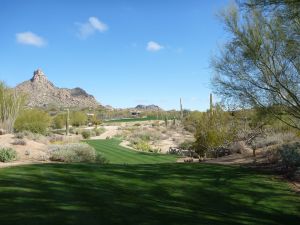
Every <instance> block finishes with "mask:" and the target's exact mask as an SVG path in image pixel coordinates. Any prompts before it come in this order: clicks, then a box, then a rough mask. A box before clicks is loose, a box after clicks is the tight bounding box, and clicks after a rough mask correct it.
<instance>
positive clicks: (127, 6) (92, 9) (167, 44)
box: [0, 0, 228, 110]
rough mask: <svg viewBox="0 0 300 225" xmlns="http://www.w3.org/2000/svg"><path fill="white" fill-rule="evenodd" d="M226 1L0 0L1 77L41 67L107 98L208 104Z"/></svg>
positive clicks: (14, 78)
mask: <svg viewBox="0 0 300 225" xmlns="http://www.w3.org/2000/svg"><path fill="white" fill-rule="evenodd" d="M227 4H228V1H227V0H212V1H208V0H207V1H206V0H203V1H201V0H98V1H96V0H94V1H92V0H85V1H84V0H81V1H80V0H74V1H71V0H56V1H55V0H52V1H50V0H49V1H47V0H44V1H41V0H26V1H23V0H19V1H17V0H2V1H0V27H1V35H0V80H4V81H5V82H6V83H7V84H8V85H10V86H15V85H16V84H18V83H20V82H22V81H24V80H28V79H29V78H31V76H32V73H33V71H34V70H35V69H37V68H41V69H42V70H43V71H44V72H45V74H46V75H47V76H48V78H49V80H51V81H52V82H53V83H54V84H55V85H57V86H59V87H67V88H72V87H81V88H83V89H85V90H86V91H87V92H89V93H90V94H93V95H94V96H95V97H96V99H97V100H98V101H99V102H100V103H102V104H104V105H107V104H108V105H112V106H113V107H133V106H135V105H137V104H157V105H160V106H161V107H163V108H165V109H174V108H178V107H179V98H180V97H182V98H183V103H184V108H188V109H193V110H205V109H207V108H208V105H209V93H210V92H211V90H210V78H211V76H212V75H213V71H212V70H211V68H210V66H209V64H210V59H211V57H212V55H214V54H215V53H216V52H217V50H218V48H219V46H220V44H221V43H222V42H224V40H225V37H226V34H225V32H224V30H223V26H222V24H221V23H220V21H219V20H218V19H217V17H216V14H217V13H218V11H219V10H221V9H222V8H223V7H225V6H226V5H227Z"/></svg>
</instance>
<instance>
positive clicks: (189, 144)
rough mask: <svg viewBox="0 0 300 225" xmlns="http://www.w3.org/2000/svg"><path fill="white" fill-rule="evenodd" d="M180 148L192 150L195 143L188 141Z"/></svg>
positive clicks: (181, 144) (180, 145)
mask: <svg viewBox="0 0 300 225" xmlns="http://www.w3.org/2000/svg"><path fill="white" fill-rule="evenodd" d="M179 148H180V149H184V150H192V149H193V148H194V142H193V141H188V140H186V141H184V142H182V143H180V144H179Z"/></svg>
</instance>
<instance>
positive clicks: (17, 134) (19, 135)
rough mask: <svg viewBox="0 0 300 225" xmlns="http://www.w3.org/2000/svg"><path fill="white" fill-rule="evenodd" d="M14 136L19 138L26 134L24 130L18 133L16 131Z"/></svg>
mask: <svg viewBox="0 0 300 225" xmlns="http://www.w3.org/2000/svg"><path fill="white" fill-rule="evenodd" d="M14 136H15V138H17V139H23V138H24V137H25V134H24V133H23V132H18V133H15V135H14Z"/></svg>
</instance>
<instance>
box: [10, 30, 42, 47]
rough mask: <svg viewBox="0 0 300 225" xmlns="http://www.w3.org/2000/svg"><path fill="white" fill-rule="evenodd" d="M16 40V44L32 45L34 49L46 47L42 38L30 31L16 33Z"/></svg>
mask: <svg viewBox="0 0 300 225" xmlns="http://www.w3.org/2000/svg"><path fill="white" fill-rule="evenodd" d="M16 39H17V42H18V43H20V44H24V45H33V46H36V47H42V46H45V45H46V41H45V40H44V39H43V38H42V37H40V36H38V35H37V34H35V33H32V32H30V31H27V32H23V33H17V34H16Z"/></svg>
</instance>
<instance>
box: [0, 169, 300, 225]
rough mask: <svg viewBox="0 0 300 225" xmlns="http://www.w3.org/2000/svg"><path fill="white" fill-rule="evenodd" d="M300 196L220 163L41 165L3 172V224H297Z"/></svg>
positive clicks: (284, 186)
mask: <svg viewBox="0 0 300 225" xmlns="http://www.w3.org/2000/svg"><path fill="white" fill-rule="evenodd" d="M299 212H300V197H299V195H296V194H295V193H293V192H291V191H290V189H289V188H288V186H287V184H286V183H283V182H281V181H279V180H277V179H275V178H274V177H273V176H270V175H265V174H257V172H254V171H251V170H246V169H241V168H239V167H229V166H221V165H205V164H193V165H191V164H153V165H95V164H90V165H87V164H69V165H68V164H44V165H30V166H22V167H13V168H5V169H1V170H0V223H1V224H3V225H4V224H5V225H19V224H20V225H33V224H43V225H48V224H49V225H50V224H51V225H56V224H59V225H60V224H67V225H68V224H74V225H77V224H78V225H82V224H89V225H94V224H95V225H96V224H97V225H98V224H130V225H132V224H143V225H148V224H149V225H150V224H151V225H155V224H163V225H168V224H172V225H183V224H184V225H189V224H199V225H201V224H203V225H208V224H210V225H211V224H213V225H226V224H228V225H241V224H248V225H249V224H253V225H258V224H259V225H260V224H264V225H293V224H295V225H296V224H299V221H300V214H299Z"/></svg>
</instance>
